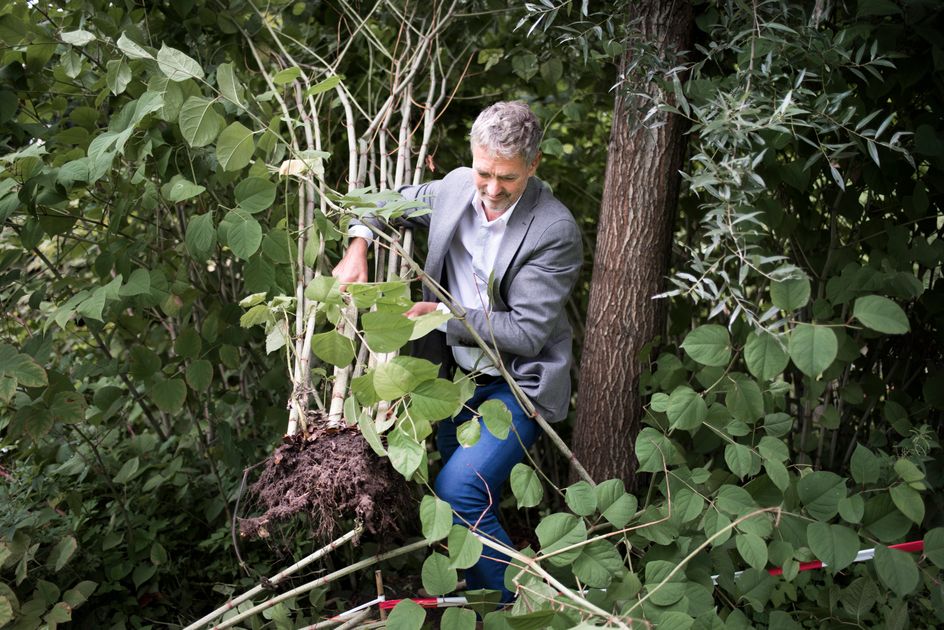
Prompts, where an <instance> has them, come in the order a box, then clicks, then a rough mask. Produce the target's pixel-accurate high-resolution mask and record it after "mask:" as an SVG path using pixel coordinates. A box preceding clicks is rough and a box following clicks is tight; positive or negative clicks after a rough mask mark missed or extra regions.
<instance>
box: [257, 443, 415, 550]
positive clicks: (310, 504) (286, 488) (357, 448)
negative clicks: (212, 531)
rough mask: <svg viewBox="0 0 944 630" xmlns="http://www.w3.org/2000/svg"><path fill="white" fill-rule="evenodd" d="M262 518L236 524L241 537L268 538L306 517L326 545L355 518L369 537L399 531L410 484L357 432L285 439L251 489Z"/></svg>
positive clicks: (407, 505)
mask: <svg viewBox="0 0 944 630" xmlns="http://www.w3.org/2000/svg"><path fill="white" fill-rule="evenodd" d="M249 496H250V505H252V506H253V508H254V509H253V511H261V512H262V514H261V515H260V516H255V517H250V518H241V519H239V531H240V534H241V535H242V536H245V537H250V538H268V537H269V536H270V535H271V534H272V533H273V532H272V531H271V530H272V528H273V527H276V526H278V525H280V524H283V523H286V522H287V521H289V520H293V519H294V517H296V516H299V515H301V516H307V517H308V520H309V522H310V526H311V529H312V532H313V533H314V535H315V536H317V537H318V538H321V539H323V540H328V539H330V538H332V537H333V536H334V535H336V534H337V530H338V528H339V525H340V524H341V523H343V522H344V521H345V520H346V519H350V518H357V519H359V520H360V521H362V522H363V524H364V527H365V529H366V530H367V531H368V532H370V533H371V534H383V535H384V536H389V535H390V534H394V533H397V532H398V531H399V530H400V527H399V523H400V522H402V520H403V518H402V517H403V513H404V511H405V508H408V507H409V506H412V505H413V502H412V501H409V500H408V498H409V484H408V483H407V482H406V481H405V480H404V479H403V478H402V477H401V476H400V475H399V474H398V473H397V472H396V471H395V470H393V468H391V466H390V464H389V462H388V461H387V460H386V459H381V458H380V457H378V456H377V455H376V453H374V452H373V450H371V448H370V446H369V445H368V444H367V442H366V441H365V440H364V438H363V437H362V436H361V434H360V432H359V431H357V430H356V429H341V430H337V431H335V430H325V429H321V430H316V431H314V432H312V433H311V434H309V435H308V436H307V437H305V436H302V435H301V434H296V435H294V436H291V437H288V438H286V441H285V443H283V444H282V445H281V446H279V447H278V448H277V449H276V450H275V452H274V453H273V454H272V455H271V456H270V457H269V458H268V459H267V460H266V462H265V466H264V468H263V471H262V474H261V475H260V476H259V479H258V480H257V481H256V482H255V483H254V484H253V485H252V486H250V488H249Z"/></svg>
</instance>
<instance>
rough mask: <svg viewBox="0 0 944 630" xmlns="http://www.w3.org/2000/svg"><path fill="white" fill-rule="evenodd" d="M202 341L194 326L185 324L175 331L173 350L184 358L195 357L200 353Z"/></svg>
mask: <svg viewBox="0 0 944 630" xmlns="http://www.w3.org/2000/svg"><path fill="white" fill-rule="evenodd" d="M202 348H203V341H202V340H201V339H200V333H198V332H197V330H196V329H195V328H192V327H190V326H185V327H183V328H181V329H180V331H179V332H178V333H177V339H175V340H174V352H176V353H177V354H178V355H179V356H182V357H184V358H186V359H195V358H197V356H199V355H200V350H201V349H202Z"/></svg>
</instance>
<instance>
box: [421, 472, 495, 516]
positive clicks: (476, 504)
mask: <svg viewBox="0 0 944 630" xmlns="http://www.w3.org/2000/svg"><path fill="white" fill-rule="evenodd" d="M476 482H478V484H481V485H484V482H483V481H482V480H481V479H479V478H478V477H475V479H474V480H471V479H463V478H462V477H461V476H459V475H449V474H446V471H443V472H441V473H440V474H439V476H438V477H436V481H435V483H434V484H433V490H434V491H435V492H436V496H437V497H439V498H440V499H442V500H443V501H445V502H447V503H448V504H449V506H450V507H451V508H452V509H453V511H454V512H455V513H456V514H458V515H459V516H461V517H462V518H464V519H467V520H468V519H473V520H475V519H476V518H478V517H479V516H480V515H481V514H482V512H484V511H486V510H488V508H489V507H490V505H489V501H488V491H487V490H485V489H484V488H479V487H476V485H475V483H476Z"/></svg>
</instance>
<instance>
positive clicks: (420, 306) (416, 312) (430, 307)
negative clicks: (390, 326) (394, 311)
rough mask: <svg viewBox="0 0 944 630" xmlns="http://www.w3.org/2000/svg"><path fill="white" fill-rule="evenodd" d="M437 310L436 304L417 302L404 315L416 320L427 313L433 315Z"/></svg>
mask: <svg viewBox="0 0 944 630" xmlns="http://www.w3.org/2000/svg"><path fill="white" fill-rule="evenodd" d="M435 310H436V302H417V303H416V304H414V305H413V306H411V307H410V310H408V311H407V312H406V313H404V315H406V316H407V317H409V318H410V319H416V318H417V317H419V316H420V315H426V314H427V313H432V312H433V311H435Z"/></svg>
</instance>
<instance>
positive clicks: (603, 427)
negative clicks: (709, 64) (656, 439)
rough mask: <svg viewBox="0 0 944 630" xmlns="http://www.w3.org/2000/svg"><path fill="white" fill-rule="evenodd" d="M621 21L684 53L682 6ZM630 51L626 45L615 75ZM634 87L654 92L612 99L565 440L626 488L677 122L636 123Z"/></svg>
mask: <svg viewBox="0 0 944 630" xmlns="http://www.w3.org/2000/svg"><path fill="white" fill-rule="evenodd" d="M628 17H629V19H631V20H633V24H634V26H635V27H636V28H637V29H638V30H639V31H640V36H641V38H642V41H643V42H645V43H646V44H647V45H648V46H651V47H652V48H650V50H649V51H650V52H652V53H655V54H656V55H658V57H659V58H661V59H671V58H673V56H674V55H676V54H678V53H681V52H682V51H685V50H689V47H690V43H691V24H692V15H691V7H690V4H689V3H688V2H683V1H675V2H665V1H664V0H645V1H640V2H637V3H634V4H633V9H632V14H631V15H630V16H628ZM634 54H638V53H637V52H636V51H634V47H633V46H629V47H628V50H627V52H626V53H625V54H624V56H623V59H622V62H621V67H620V76H621V77H623V76H624V73H625V72H626V70H627V68H630V67H631V64H632V62H633V55H634ZM627 81H632V78H631V77H630V78H628V79H627ZM640 88H641V89H642V90H645V91H647V92H648V93H649V94H655V93H656V90H658V87H657V86H656V85H655V84H653V83H650V84H647V85H643V86H639V85H635V86H634V85H625V84H624V85H622V86H621V89H620V90H619V91H618V92H617V96H616V104H615V108H614V114H613V127H612V131H611V133H610V141H609V148H608V151H609V153H608V158H607V165H606V178H605V181H604V189H603V200H602V204H601V208H600V219H599V225H598V232H597V242H596V251H595V255H594V265H593V280H592V285H591V289H590V303H589V307H588V312H587V325H586V333H585V336H584V341H583V353H582V359H581V367H580V380H579V391H578V397H577V424H576V427H575V430H574V440H573V441H574V453H575V455H576V456H577V459H579V460H580V462H581V463H582V464H583V465H584V466H585V467H586V468H587V470H588V471H589V473H590V475H591V476H592V477H593V478H594V479H596V480H597V481H602V480H603V479H608V478H612V477H616V478H620V479H623V480H624V481H626V483H627V485H628V486H629V487H630V488H634V487H635V484H634V473H635V470H636V461H635V456H634V454H633V444H634V441H635V438H636V435H637V434H638V432H639V428H640V426H639V425H640V420H641V417H642V404H643V400H642V396H641V395H640V393H639V375H640V373H641V371H642V368H643V365H642V364H641V361H640V359H639V352H640V350H641V349H642V348H643V346H644V345H645V344H647V343H649V342H650V341H652V340H653V338H654V337H656V336H657V335H659V334H661V333H662V331H663V329H664V326H665V316H666V304H665V301H664V300H653V299H652V296H653V295H655V294H657V293H659V292H660V290H661V289H662V287H663V285H664V278H665V276H666V274H667V271H668V265H669V255H670V248H671V239H672V233H673V228H674V223H675V215H676V207H677V205H678V193H679V182H680V177H679V174H678V173H679V169H680V168H681V166H682V157H683V152H684V146H685V143H684V136H683V132H684V130H685V121H684V119H682V118H681V117H679V116H676V115H670V114H666V116H667V118H665V119H664V120H665V124H663V125H661V126H657V127H656V128H651V126H650V125H647V126H642V125H640V124H639V123H638V120H639V119H640V118H641V117H642V116H643V115H644V114H645V110H646V109H648V107H649V106H648V105H647V104H643V105H642V109H641V111H639V112H636V111H634V107H633V104H634V101H633V99H637V98H638V96H634V95H633V94H632V92H638V91H640ZM649 122H650V123H651V122H652V121H651V120H650V121H649Z"/></svg>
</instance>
